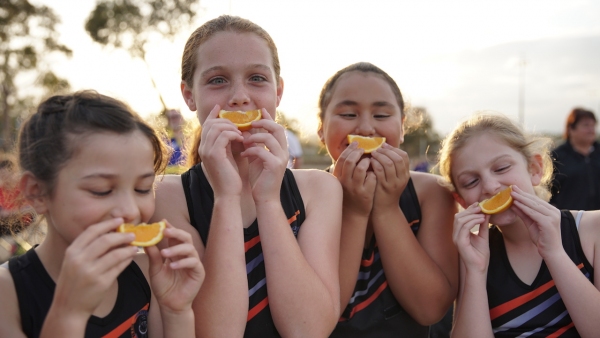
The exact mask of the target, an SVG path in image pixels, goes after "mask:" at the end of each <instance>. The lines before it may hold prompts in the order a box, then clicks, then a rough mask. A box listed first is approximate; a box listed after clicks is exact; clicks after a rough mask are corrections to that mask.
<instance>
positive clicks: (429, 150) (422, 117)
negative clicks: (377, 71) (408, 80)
mask: <svg viewBox="0 0 600 338" xmlns="http://www.w3.org/2000/svg"><path fill="white" fill-rule="evenodd" d="M404 128H405V135H404V143H403V144H402V147H401V148H402V149H404V151H406V152H407V153H408V156H409V158H410V159H411V160H419V161H423V160H425V156H427V159H430V158H433V159H435V158H437V152H438V151H439V148H440V142H441V139H442V138H441V137H440V135H439V134H438V133H437V132H436V131H435V130H434V129H433V121H432V119H431V117H430V115H429V113H428V112H427V109H425V108H422V107H415V108H413V109H411V111H410V113H409V114H408V117H407V119H406V121H405V127H404Z"/></svg>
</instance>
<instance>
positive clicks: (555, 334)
mask: <svg viewBox="0 0 600 338" xmlns="http://www.w3.org/2000/svg"><path fill="white" fill-rule="evenodd" d="M573 326H575V324H573V322H571V323H569V325H567V326H565V327H561V328H560V329H559V330H558V331H556V332H554V333H553V334H551V335H548V337H547V338H556V337H560V335H561V334H563V333H565V332H566V331H567V330H568V329H570V328H572V327H573Z"/></svg>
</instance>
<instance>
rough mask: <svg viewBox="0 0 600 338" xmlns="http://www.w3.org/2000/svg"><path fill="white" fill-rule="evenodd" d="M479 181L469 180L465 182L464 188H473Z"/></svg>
mask: <svg viewBox="0 0 600 338" xmlns="http://www.w3.org/2000/svg"><path fill="white" fill-rule="evenodd" d="M477 182H478V180H477V179H472V180H469V181H467V182H465V183H463V187H464V188H472V187H474V186H475V185H476V184H477Z"/></svg>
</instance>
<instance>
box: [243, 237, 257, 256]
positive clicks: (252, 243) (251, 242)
mask: <svg viewBox="0 0 600 338" xmlns="http://www.w3.org/2000/svg"><path fill="white" fill-rule="evenodd" d="M258 242H260V235H259V236H256V237H254V238H252V239H251V240H249V241H248V242H245V243H244V249H245V250H246V252H248V250H250V248H252V247H253V246H255V245H256V244H257V243H258Z"/></svg>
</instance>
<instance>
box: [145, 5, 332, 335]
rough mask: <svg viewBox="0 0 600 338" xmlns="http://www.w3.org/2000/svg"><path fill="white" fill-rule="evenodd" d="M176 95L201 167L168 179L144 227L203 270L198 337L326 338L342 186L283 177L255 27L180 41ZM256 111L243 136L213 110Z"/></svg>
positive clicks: (272, 92)
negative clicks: (178, 232) (163, 223)
mask: <svg viewBox="0 0 600 338" xmlns="http://www.w3.org/2000/svg"><path fill="white" fill-rule="evenodd" d="M181 75H182V82H181V91H182V94H183V98H184V100H185V102H186V104H187V106H188V107H189V108H190V109H191V110H192V111H196V112H197V116H198V119H199V121H200V123H201V125H202V135H201V139H202V140H201V142H200V146H199V150H198V151H199V156H200V161H201V163H200V164H198V165H196V166H194V167H192V168H191V169H190V170H189V171H188V172H186V173H184V174H183V175H182V176H181V177H180V176H167V177H165V179H164V180H163V181H162V182H161V183H160V185H159V187H158V190H157V209H156V212H155V214H154V216H153V219H162V218H167V219H169V220H170V221H171V222H172V223H173V225H174V226H176V227H178V228H181V229H185V230H186V231H188V232H189V233H191V234H192V238H193V240H194V244H195V245H196V248H197V250H198V252H199V254H200V257H201V259H202V261H203V263H204V266H205V268H206V272H207V274H206V280H205V282H204V284H203V286H202V288H201V289H200V292H199V293H198V297H197V298H196V301H195V302H194V312H195V313H196V331H197V334H198V335H199V336H218V337H240V336H242V335H243V336H247V337H273V336H279V335H281V336H284V337H297V336H298V337H325V336H327V335H328V334H329V333H330V332H331V330H333V327H334V326H335V323H336V322H337V319H338V317H339V280H338V275H337V270H338V257H339V236H340V219H341V194H342V191H341V188H340V186H339V184H338V183H337V181H336V180H335V178H334V177H332V176H331V175H328V174H326V173H324V172H322V171H318V170H293V171H292V170H286V165H287V161H288V153H287V146H286V140H285V133H284V129H283V127H282V126H280V125H279V124H277V123H276V122H275V121H274V120H273V118H272V116H274V114H275V109H276V108H277V106H278V104H279V102H280V100H281V97H282V94H283V80H282V79H281V78H280V77H279V59H278V56H277V49H276V47H275V44H274V43H273V40H272V39H271V37H270V36H269V35H268V34H267V32H265V31H264V30H263V29H262V28H260V27H259V26H257V25H256V24H254V23H252V22H250V21H248V20H245V19H242V18H239V17H232V16H221V17H218V18H216V19H213V20H211V21H208V22H207V23H205V24H204V25H202V26H201V27H199V28H198V29H197V30H196V31H195V32H194V33H192V35H191V36H190V38H189V39H188V41H187V44H186V47H185V50H184V54H183V61H182V74H181ZM221 109H225V110H241V111H248V110H251V109H261V110H262V117H263V118H262V119H261V120H259V121H255V122H253V123H252V127H253V129H251V130H250V131H244V132H240V131H239V130H238V129H237V127H236V126H235V125H234V124H233V123H231V122H230V121H229V120H226V119H220V118H218V114H219V111H220V110H221Z"/></svg>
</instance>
